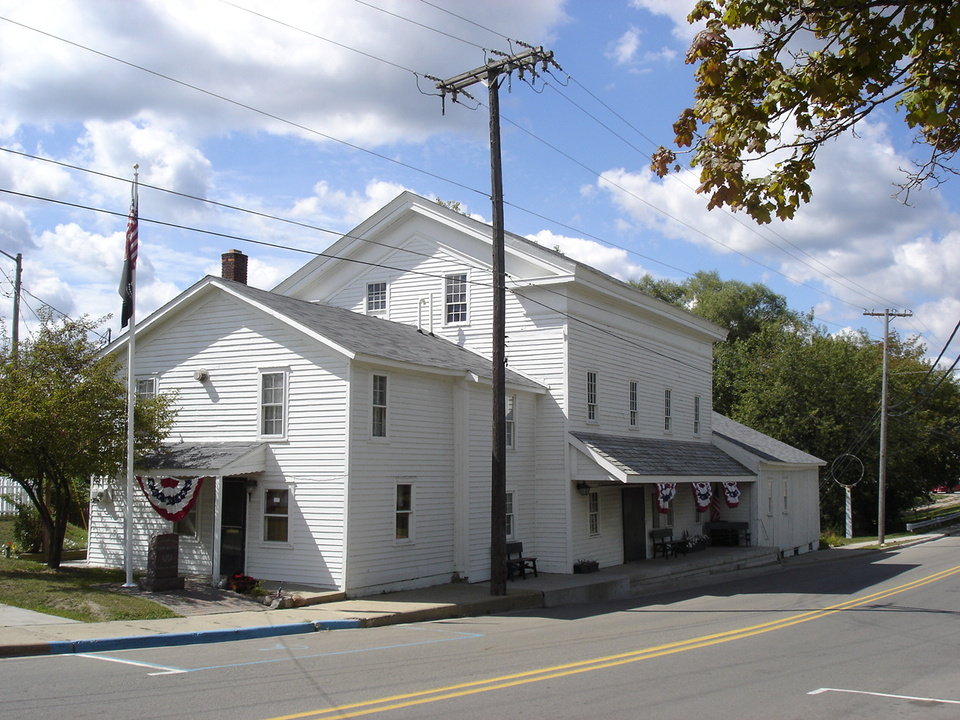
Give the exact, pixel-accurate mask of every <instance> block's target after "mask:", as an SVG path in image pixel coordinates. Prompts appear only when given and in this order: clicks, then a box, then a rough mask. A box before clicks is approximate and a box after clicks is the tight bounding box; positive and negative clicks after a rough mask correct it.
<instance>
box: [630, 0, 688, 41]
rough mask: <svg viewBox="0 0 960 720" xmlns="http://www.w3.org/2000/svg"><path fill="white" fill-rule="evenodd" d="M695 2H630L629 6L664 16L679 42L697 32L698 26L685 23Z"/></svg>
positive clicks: (676, 0)
mask: <svg viewBox="0 0 960 720" xmlns="http://www.w3.org/2000/svg"><path fill="white" fill-rule="evenodd" d="M695 4H696V0H631V2H630V5H631V6H633V7H635V8H637V9H638V10H647V11H649V12H651V13H653V14H654V15H664V16H666V17H668V18H669V19H670V20H671V21H672V22H673V34H674V36H675V37H677V38H680V39H681V40H689V39H690V38H692V37H693V36H694V35H696V33H697V32H698V31H699V29H700V26H699V25H691V24H690V23H688V22H687V16H688V15H689V14H690V11H691V10H693V6H694V5H695Z"/></svg>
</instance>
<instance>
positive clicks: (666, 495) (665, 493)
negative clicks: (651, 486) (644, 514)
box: [657, 483, 677, 513]
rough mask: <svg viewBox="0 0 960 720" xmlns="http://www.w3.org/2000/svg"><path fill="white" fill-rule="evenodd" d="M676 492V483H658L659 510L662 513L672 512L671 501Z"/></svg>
mask: <svg viewBox="0 0 960 720" xmlns="http://www.w3.org/2000/svg"><path fill="white" fill-rule="evenodd" d="M676 494H677V484H676V483H657V510H658V511H660V512H662V513H668V512H670V503H671V502H672V501H673V498H674V496H676Z"/></svg>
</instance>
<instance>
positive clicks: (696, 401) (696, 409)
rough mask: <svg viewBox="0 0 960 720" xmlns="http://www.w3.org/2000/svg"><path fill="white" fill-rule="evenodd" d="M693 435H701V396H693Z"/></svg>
mask: <svg viewBox="0 0 960 720" xmlns="http://www.w3.org/2000/svg"><path fill="white" fill-rule="evenodd" d="M693 434H694V435H699V434H700V396H699V395H694V396H693Z"/></svg>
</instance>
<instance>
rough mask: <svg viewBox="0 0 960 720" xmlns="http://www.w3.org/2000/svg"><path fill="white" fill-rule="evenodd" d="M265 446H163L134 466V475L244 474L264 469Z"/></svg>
mask: <svg viewBox="0 0 960 720" xmlns="http://www.w3.org/2000/svg"><path fill="white" fill-rule="evenodd" d="M265 449H266V443H258V442H206V443H177V444H176V445H165V446H164V447H163V448H162V449H161V450H160V451H159V452H156V453H153V454H152V455H145V456H144V457H142V458H140V460H139V461H137V463H136V464H135V466H134V471H135V472H136V473H137V474H138V475H151V476H158V475H174V476H177V477H205V476H211V475H219V476H224V475H245V474H248V473H255V472H262V471H263V470H264V455H265V453H264V450H265Z"/></svg>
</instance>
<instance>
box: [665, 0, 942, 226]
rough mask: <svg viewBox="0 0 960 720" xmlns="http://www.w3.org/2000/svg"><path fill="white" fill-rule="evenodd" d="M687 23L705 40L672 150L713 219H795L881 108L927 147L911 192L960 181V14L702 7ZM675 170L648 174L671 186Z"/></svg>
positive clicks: (864, 2) (888, 4) (914, 2)
mask: <svg viewBox="0 0 960 720" xmlns="http://www.w3.org/2000/svg"><path fill="white" fill-rule="evenodd" d="M689 19H690V21H691V22H697V21H701V20H705V21H706V29H705V30H703V31H701V32H700V33H698V34H697V36H696V37H695V38H694V41H693V43H692V45H691V46H690V49H689V51H688V53H687V62H688V63H697V64H698V66H697V70H696V82H697V85H696V90H695V102H694V104H693V106H692V107H689V108H687V109H686V110H684V111H683V112H682V113H681V114H680V117H679V119H678V120H677V122H676V123H675V124H674V126H673V128H674V133H675V138H674V141H675V143H676V145H677V146H678V147H680V148H688V147H689V148H691V151H692V158H691V164H692V165H693V166H699V167H700V180H701V185H700V187H699V192H702V193H706V194H708V195H709V196H710V201H709V205H708V206H709V207H710V208H713V207H718V206H727V207H730V208H733V209H744V210H745V211H746V212H747V213H749V214H750V215H751V216H752V217H753V218H754V219H756V220H757V221H758V222H769V221H770V220H771V218H772V216H773V215H776V216H777V217H779V218H781V219H787V218H790V217H793V215H794V213H795V212H796V210H797V208H798V207H799V206H800V205H801V204H802V203H806V202H808V201H809V199H810V196H811V190H810V185H809V183H808V180H809V178H810V175H811V173H813V171H814V162H815V158H816V154H817V151H818V150H819V148H820V147H821V146H822V145H823V143H825V142H826V141H828V140H830V139H832V138H836V137H838V136H839V135H841V134H843V133H845V132H847V131H848V130H850V129H851V128H854V127H855V126H856V124H857V123H859V122H861V121H862V120H863V119H864V118H866V117H867V116H868V115H870V114H871V113H872V112H874V111H875V110H877V109H878V108H880V107H883V106H891V107H893V106H895V107H896V108H897V109H898V110H899V111H900V112H901V113H902V116H903V120H904V122H905V123H906V124H907V126H909V127H910V128H911V129H912V130H913V131H914V132H915V135H916V140H917V142H918V143H919V144H921V145H923V146H925V150H926V152H925V155H924V156H923V157H922V159H921V160H919V161H918V162H917V164H916V167H915V168H914V169H913V170H912V171H911V172H908V173H907V176H906V177H905V180H904V184H903V188H904V189H905V191H906V192H908V193H909V190H910V188H912V187H914V186H916V185H919V184H921V183H923V182H925V181H928V180H929V181H932V182H934V183H938V182H940V181H941V180H942V179H943V177H944V173H949V174H956V173H957V172H958V169H957V167H956V166H955V165H954V164H953V160H954V157H955V155H956V153H957V150H958V147H960V61H958V58H960V3H957V2H955V1H953V0H846V1H844V2H837V0H700V2H698V3H697V5H696V6H695V7H694V10H693V12H692V13H691V14H690V16H689ZM734 34H736V36H737V37H738V38H744V43H743V44H742V45H741V46H739V47H738V46H737V45H736V43H735V42H734V37H733V35H734ZM676 160H677V153H676V151H674V150H670V149H666V148H663V147H661V148H660V149H659V151H658V152H657V153H656V154H655V156H654V159H653V163H652V166H651V167H652V168H653V170H654V171H655V172H657V174H659V175H660V176H663V175H665V174H666V173H667V172H669V171H670V168H671V166H673V165H674V163H675V162H676ZM770 165H772V167H769V166H770ZM753 166H759V167H760V168H762V169H759V170H755V171H754V170H753Z"/></svg>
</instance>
